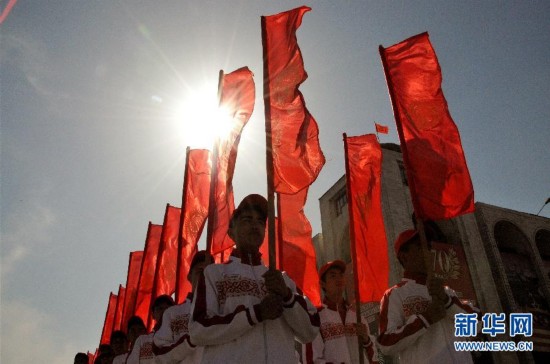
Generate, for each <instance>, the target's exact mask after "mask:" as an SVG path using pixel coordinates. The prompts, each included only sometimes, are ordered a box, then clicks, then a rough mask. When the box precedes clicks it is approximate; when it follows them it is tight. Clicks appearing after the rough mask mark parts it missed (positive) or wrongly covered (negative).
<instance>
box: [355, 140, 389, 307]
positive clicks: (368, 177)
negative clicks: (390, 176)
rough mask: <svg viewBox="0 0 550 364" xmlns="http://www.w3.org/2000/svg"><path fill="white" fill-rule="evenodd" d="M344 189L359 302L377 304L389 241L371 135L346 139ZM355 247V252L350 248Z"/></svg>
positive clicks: (384, 281) (386, 270) (385, 284)
mask: <svg viewBox="0 0 550 364" xmlns="http://www.w3.org/2000/svg"><path fill="white" fill-rule="evenodd" d="M345 145H346V147H347V153H346V155H347V158H346V163H347V168H346V170H347V171H348V173H347V174H348V175H347V189H348V199H349V201H348V207H349V209H350V231H351V232H352V234H351V235H350V236H352V237H354V238H355V239H354V241H352V244H351V245H352V251H351V256H352V257H353V259H354V264H356V267H357V269H356V271H357V282H359V283H360V284H359V285H358V286H359V300H360V302H361V303H365V302H372V301H376V302H379V301H380V299H381V298H382V295H383V294H384V292H385V291H386V289H387V288H388V277H389V262H388V241H387V239H386V231H385V230H384V218H383V216H382V197H381V177H382V150H381V148H380V144H379V143H378V141H377V140H376V136H375V135H374V134H368V135H361V136H356V137H347V138H346V143H345ZM353 248H354V249H353Z"/></svg>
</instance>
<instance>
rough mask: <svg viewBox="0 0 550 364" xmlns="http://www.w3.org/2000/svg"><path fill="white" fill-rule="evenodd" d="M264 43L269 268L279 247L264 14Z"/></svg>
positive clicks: (273, 267)
mask: <svg viewBox="0 0 550 364" xmlns="http://www.w3.org/2000/svg"><path fill="white" fill-rule="evenodd" d="M261 19H262V24H261V25H262V45H263V60H264V64H263V66H264V85H263V86H264V87H263V91H264V115H265V152H266V153H265V167H266V172H267V173H266V174H267V241H268V247H269V268H270V269H276V265H277V259H276V254H277V248H276V246H275V187H274V184H273V175H274V171H273V142H272V138H271V94H270V90H269V66H268V63H267V60H268V54H267V50H268V45H267V27H266V18H265V16H262V18H261Z"/></svg>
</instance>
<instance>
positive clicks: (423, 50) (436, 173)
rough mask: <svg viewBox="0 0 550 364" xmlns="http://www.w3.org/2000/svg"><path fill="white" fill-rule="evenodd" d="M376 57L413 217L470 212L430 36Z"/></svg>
mask: <svg viewBox="0 0 550 364" xmlns="http://www.w3.org/2000/svg"><path fill="white" fill-rule="evenodd" d="M380 55H381V57H382V62H383V64H384V71H385V73H386V79H387V82H388V88H389V90H390V96H391V100H392V104H393V108H394V113H395V119H396V123H397V130H398V132H399V139H400V140H401V146H402V152H403V159H404V162H405V167H406V168H407V177H408V182H409V186H410V190H411V197H412V200H413V204H414V210H415V213H416V215H417V216H418V217H420V218H422V219H424V220H426V219H430V220H439V219H449V218H452V217H455V216H458V215H462V214H466V213H469V212H473V211H474V189H473V186H472V181H471V179H470V173H469V172H468V167H467V165H466V159H465V158H464V151H463V150H462V145H461V143H460V135H459V133H458V129H457V127H456V125H455V123H454V122H453V119H452V118H451V115H450V113H449V109H448V107H447V101H446V100H445V96H443V91H442V90H441V80H442V76H441V68H440V66H439V62H438V60H437V56H436V54H435V51H434V49H433V48H432V45H431V43H430V40H429V36H428V33H422V34H419V35H416V36H414V37H411V38H409V39H407V40H404V41H403V42H401V43H398V44H396V45H393V46H391V47H389V48H386V49H384V48H383V47H382V46H380Z"/></svg>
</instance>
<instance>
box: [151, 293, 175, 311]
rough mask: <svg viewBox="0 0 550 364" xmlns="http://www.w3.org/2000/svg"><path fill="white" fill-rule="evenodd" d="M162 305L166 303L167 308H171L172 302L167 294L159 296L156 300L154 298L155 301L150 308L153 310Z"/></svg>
mask: <svg viewBox="0 0 550 364" xmlns="http://www.w3.org/2000/svg"><path fill="white" fill-rule="evenodd" d="M163 303H166V304H168V305H169V306H173V305H174V300H173V299H172V297H170V296H168V295H167V294H163V295H160V296H158V297H157V298H155V301H154V302H153V305H152V306H151V310H154V309H155V308H156V307H158V306H160V305H161V304H163Z"/></svg>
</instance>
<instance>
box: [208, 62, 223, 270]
mask: <svg viewBox="0 0 550 364" xmlns="http://www.w3.org/2000/svg"><path fill="white" fill-rule="evenodd" d="M222 89H223V70H220V73H219V77H218V104H219V103H220V102H221V99H222V98H221V93H222ZM219 145H220V137H219V136H216V140H215V142H214V148H212V159H211V161H212V163H211V165H212V166H211V170H210V171H211V172H210V194H209V198H208V225H207V227H206V251H207V252H209V253H210V254H212V256H214V254H213V253H212V239H213V235H214V226H215V222H216V221H214V216H217V214H214V209H215V208H216V185H217V184H218V149H219ZM205 262H206V264H210V263H211V262H210V257H209V255H208V254H207V255H206V257H205Z"/></svg>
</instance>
